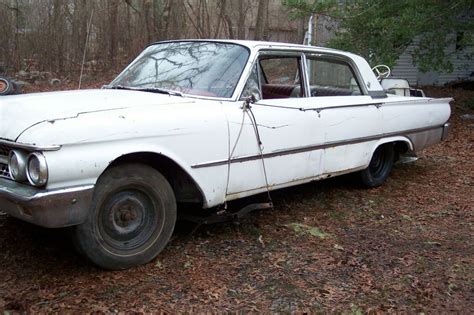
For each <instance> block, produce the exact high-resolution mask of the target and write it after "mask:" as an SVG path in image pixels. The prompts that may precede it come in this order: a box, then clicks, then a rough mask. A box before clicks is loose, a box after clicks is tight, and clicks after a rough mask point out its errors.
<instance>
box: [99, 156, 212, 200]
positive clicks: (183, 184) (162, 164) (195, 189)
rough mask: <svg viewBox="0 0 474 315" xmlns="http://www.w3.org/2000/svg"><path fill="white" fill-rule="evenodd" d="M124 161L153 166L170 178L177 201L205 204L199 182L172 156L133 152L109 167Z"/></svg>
mask: <svg viewBox="0 0 474 315" xmlns="http://www.w3.org/2000/svg"><path fill="white" fill-rule="evenodd" d="M123 163H141V164H145V165H148V166H151V167H153V168H154V169H156V170H157V171H158V172H160V173H161V174H162V175H163V176H164V177H165V178H166V179H167V180H168V182H169V183H170V185H171V187H172V188H173V191H174V194H175V197H176V201H178V202H182V203H199V204H200V205H202V204H203V200H204V199H203V194H202V191H201V190H200V188H199V186H198V185H197V183H196V182H195V181H194V180H193V179H192V177H191V176H190V175H189V174H188V173H186V172H185V171H184V170H183V169H182V168H181V166H179V165H178V164H177V163H176V162H174V161H173V160H171V159H170V158H168V157H166V156H163V155H161V154H157V153H151V152H139V153H131V154H126V155H122V156H121V157H119V158H117V159H116V160H114V161H113V162H112V163H111V164H110V165H109V166H108V168H111V167H115V166H117V165H120V164H123Z"/></svg>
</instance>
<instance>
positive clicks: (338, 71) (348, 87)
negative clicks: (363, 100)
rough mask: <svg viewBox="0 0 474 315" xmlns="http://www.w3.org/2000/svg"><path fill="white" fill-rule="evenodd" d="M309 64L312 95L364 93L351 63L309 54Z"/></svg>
mask: <svg viewBox="0 0 474 315" xmlns="http://www.w3.org/2000/svg"><path fill="white" fill-rule="evenodd" d="M307 65H308V77H309V84H310V89H311V91H310V92H311V96H344V95H362V91H361V89H360V86H359V84H358V83H357V79H356V77H355V75H354V72H353V71H352V69H351V67H350V66H349V64H347V63H345V62H343V61H339V60H331V59H326V58H321V57H312V56H309V57H308V58H307Z"/></svg>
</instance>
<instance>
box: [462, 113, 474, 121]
mask: <svg viewBox="0 0 474 315" xmlns="http://www.w3.org/2000/svg"><path fill="white" fill-rule="evenodd" d="M461 119H463V120H474V115H472V114H464V115H461Z"/></svg>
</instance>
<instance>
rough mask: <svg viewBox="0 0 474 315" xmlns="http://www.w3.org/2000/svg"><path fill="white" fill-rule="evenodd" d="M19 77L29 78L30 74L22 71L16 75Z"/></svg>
mask: <svg viewBox="0 0 474 315" xmlns="http://www.w3.org/2000/svg"><path fill="white" fill-rule="evenodd" d="M16 75H17V76H18V77H22V78H24V77H27V76H28V72H26V71H24V70H20V71H18V73H17V74H16Z"/></svg>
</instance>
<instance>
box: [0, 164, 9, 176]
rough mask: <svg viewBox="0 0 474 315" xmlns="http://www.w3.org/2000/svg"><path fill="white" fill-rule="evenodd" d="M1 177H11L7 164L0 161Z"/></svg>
mask: <svg viewBox="0 0 474 315" xmlns="http://www.w3.org/2000/svg"><path fill="white" fill-rule="evenodd" d="M0 177H3V178H8V179H11V177H10V172H9V170H8V165H7V164H3V163H0Z"/></svg>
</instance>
